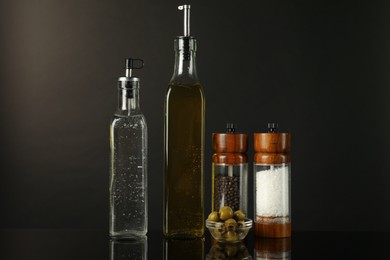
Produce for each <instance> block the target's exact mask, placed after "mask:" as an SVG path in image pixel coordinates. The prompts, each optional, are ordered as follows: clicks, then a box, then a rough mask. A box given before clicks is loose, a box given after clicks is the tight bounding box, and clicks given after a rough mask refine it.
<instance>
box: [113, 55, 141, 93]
mask: <svg viewBox="0 0 390 260" xmlns="http://www.w3.org/2000/svg"><path fill="white" fill-rule="evenodd" d="M143 67H144V61H143V60H141V59H133V58H127V59H126V76H125V77H120V78H119V79H118V88H122V89H134V88H139V86H140V78H139V77H137V76H133V75H132V72H133V69H142V68H143Z"/></svg>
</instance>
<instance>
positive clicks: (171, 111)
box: [163, 83, 205, 237]
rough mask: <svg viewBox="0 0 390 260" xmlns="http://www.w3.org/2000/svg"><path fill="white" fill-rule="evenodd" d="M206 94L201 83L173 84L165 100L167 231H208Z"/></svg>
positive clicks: (177, 233)
mask: <svg viewBox="0 0 390 260" xmlns="http://www.w3.org/2000/svg"><path fill="white" fill-rule="evenodd" d="M204 114H205V98H204V93H203V88H202V86H201V85H200V84H198V83H196V84H188V85H186V84H171V85H169V86H168V90H167V95H166V101H165V140H164V141H165V151H164V152H165V158H164V164H165V169H164V170H165V180H164V182H165V183H164V184H165V185H164V189H165V191H164V194H165V196H164V214H165V215H164V228H163V229H164V235H165V236H168V237H171V236H173V237H175V236H176V237H194V236H195V237H202V236H203V233H204V205H203V204H204V198H203V192H204V191H203V189H204V188H203V187H204V185H203V157H204V155H203V151H204Z"/></svg>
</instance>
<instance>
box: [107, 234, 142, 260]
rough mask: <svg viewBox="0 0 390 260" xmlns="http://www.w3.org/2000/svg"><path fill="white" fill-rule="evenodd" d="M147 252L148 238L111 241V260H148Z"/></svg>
mask: <svg viewBox="0 0 390 260" xmlns="http://www.w3.org/2000/svg"><path fill="white" fill-rule="evenodd" d="M147 251H148V241H147V237H144V238H139V239H136V240H111V241H110V260H146V259H147Z"/></svg>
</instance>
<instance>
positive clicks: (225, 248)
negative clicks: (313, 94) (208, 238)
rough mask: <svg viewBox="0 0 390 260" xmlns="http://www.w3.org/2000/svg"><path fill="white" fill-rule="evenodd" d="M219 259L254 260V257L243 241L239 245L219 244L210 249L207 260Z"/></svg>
mask: <svg viewBox="0 0 390 260" xmlns="http://www.w3.org/2000/svg"><path fill="white" fill-rule="evenodd" d="M217 259H218V260H223V259H235V260H236V259H237V260H252V256H251V255H250V254H249V251H248V249H247V248H246V246H245V245H244V243H243V242H242V241H241V242H238V243H221V242H218V243H216V244H214V245H213V246H212V247H211V248H210V251H209V253H208V254H207V256H206V260H217Z"/></svg>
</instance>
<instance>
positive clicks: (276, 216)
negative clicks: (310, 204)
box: [253, 123, 291, 238]
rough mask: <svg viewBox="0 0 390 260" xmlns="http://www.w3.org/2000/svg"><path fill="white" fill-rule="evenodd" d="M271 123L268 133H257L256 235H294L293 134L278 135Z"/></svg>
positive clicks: (254, 166)
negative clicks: (291, 185) (292, 191)
mask: <svg viewBox="0 0 390 260" xmlns="http://www.w3.org/2000/svg"><path fill="white" fill-rule="evenodd" d="M277 128H278V126H277V124H276V123H269V124H268V133H255V134H254V148H255V155H254V165H253V171H254V183H255V187H254V201H255V207H254V212H255V218H254V220H255V229H256V236H258V237H269V238H281V237H290V236H291V196H290V191H291V187H290V178H291V160H290V147H291V135H290V134H289V133H278V132H277Z"/></svg>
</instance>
